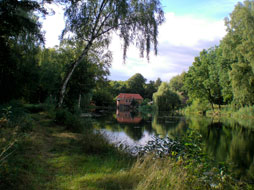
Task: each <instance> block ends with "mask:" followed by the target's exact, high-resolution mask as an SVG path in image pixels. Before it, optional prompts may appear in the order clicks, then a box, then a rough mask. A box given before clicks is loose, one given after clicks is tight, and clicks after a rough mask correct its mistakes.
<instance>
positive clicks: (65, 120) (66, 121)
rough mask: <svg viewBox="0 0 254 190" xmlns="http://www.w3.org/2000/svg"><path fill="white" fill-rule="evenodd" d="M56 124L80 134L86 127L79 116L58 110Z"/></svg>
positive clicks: (64, 110)
mask: <svg viewBox="0 0 254 190" xmlns="http://www.w3.org/2000/svg"><path fill="white" fill-rule="evenodd" d="M55 122H56V123H57V124H59V125H64V126H66V127H67V129H69V130H72V131H75V132H80V131H81V130H82V129H83V128H84V126H85V125H86V124H85V123H84V122H83V120H82V119H81V118H80V117H79V116H78V115H75V114H72V113H71V112H69V111H68V110H66V109H58V110H57V111H56V114H55Z"/></svg>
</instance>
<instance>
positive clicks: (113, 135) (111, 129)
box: [93, 111, 254, 182]
mask: <svg viewBox="0 0 254 190" xmlns="http://www.w3.org/2000/svg"><path fill="white" fill-rule="evenodd" d="M245 122H246V120H245V121H244V120H239V121H236V120H232V119H223V118H208V117H203V116H188V117H184V116H170V115H166V114H163V113H161V114H155V115H151V114H150V115H142V114H141V113H133V112H129V111H122V112H121V111H116V112H113V113H107V114H104V115H103V116H102V117H98V118H96V119H94V120H93V123H94V127H95V129H96V130H99V131H100V132H102V133H104V135H105V136H107V138H108V139H109V140H110V141H111V142H113V143H116V144H117V145H118V146H121V147H126V148H127V149H129V150H131V151H132V150H136V149H135V147H142V146H145V145H146V144H147V143H148V142H149V141H151V140H153V139H154V137H159V138H162V139H163V138H166V137H169V138H171V139H175V138H177V137H181V136H183V135H184V134H185V133H186V131H187V130H188V129H189V128H190V129H195V130H197V131H198V132H199V133H200V134H201V135H202V141H203V143H204V151H205V153H207V154H208V155H210V156H211V157H212V158H213V159H214V160H215V163H216V166H219V165H220V164H224V163H226V164H227V165H229V166H230V167H232V168H231V169H232V171H234V174H233V175H234V176H236V177H237V178H238V179H243V180H247V181H249V182H254V149H253V145H254V129H251V128H248V127H245V126H244V124H245Z"/></svg>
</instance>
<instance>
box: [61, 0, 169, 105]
mask: <svg viewBox="0 0 254 190" xmlns="http://www.w3.org/2000/svg"><path fill="white" fill-rule="evenodd" d="M66 5H67V7H66V10H65V17H66V26H65V29H64V31H63V33H62V38H69V39H74V40H77V41H83V42H86V45H85V46H84V48H83V49H82V51H81V52H82V53H81V54H80V55H79V56H78V57H77V58H76V59H75V60H73V61H72V62H71V63H70V67H69V71H68V72H67V73H66V75H65V78H64V80H63V82H62V85H61V89H60V91H59V98H58V107H61V106H62V104H63V100H64V96H65V92H66V87H67V84H68V82H69V80H70V78H71V76H72V74H73V72H74V70H75V69H76V68H77V66H78V65H79V64H80V63H81V62H82V60H83V59H84V58H85V57H86V56H88V53H89V51H91V49H95V48H94V47H93V46H94V44H97V45H96V47H98V43H99V48H107V47H108V45H109V43H110V40H111V37H112V34H113V32H116V33H117V34H118V36H119V37H120V38H121V39H122V40H123V60H124V61H125V59H126V52H127V49H128V47H129V46H130V44H131V43H135V45H136V46H137V47H138V48H139V50H140V55H141V57H144V53H146V57H147V59H148V60H149V53H150V50H151V45H153V50H154V52H155V54H157V44H158V41H157V36H158V26H159V25H160V24H162V23H163V21H164V14H163V10H162V8H161V4H160V1H159V0H117V1H116V0H73V1H71V2H69V3H66Z"/></svg>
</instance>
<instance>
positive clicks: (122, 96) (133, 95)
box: [117, 93, 143, 100]
mask: <svg viewBox="0 0 254 190" xmlns="http://www.w3.org/2000/svg"><path fill="white" fill-rule="evenodd" d="M117 98H128V99H131V98H134V99H136V100H143V98H142V96H140V95H139V94H126V93H120V94H119V95H118V96H117Z"/></svg>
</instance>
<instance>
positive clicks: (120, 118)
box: [116, 109, 142, 124]
mask: <svg viewBox="0 0 254 190" xmlns="http://www.w3.org/2000/svg"><path fill="white" fill-rule="evenodd" d="M116 120H117V122H118V123H133V124H138V123H140V122H141V121H142V117H141V114H140V113H137V112H134V111H133V112H131V111H128V110H125V111H122V110H119V109H117V110H116Z"/></svg>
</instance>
